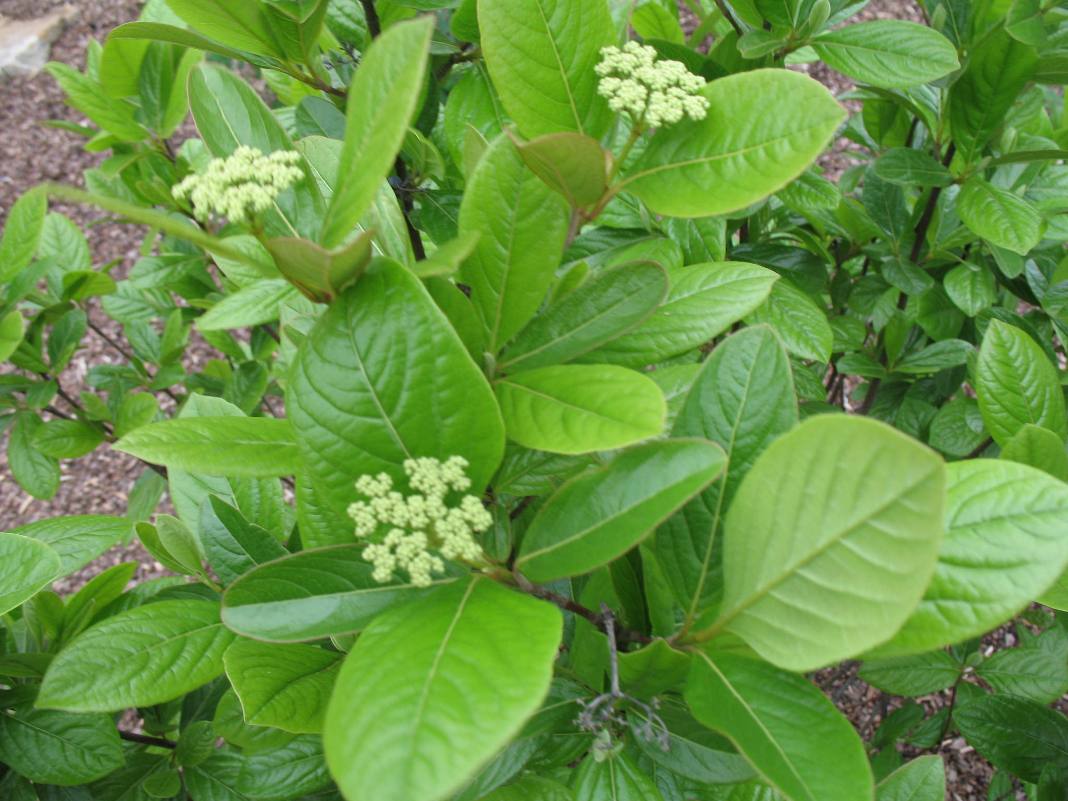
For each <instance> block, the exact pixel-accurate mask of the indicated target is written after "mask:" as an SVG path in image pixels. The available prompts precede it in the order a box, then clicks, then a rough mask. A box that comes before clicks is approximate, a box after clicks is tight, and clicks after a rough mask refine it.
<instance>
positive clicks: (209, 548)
mask: <svg viewBox="0 0 1068 801" xmlns="http://www.w3.org/2000/svg"><path fill="white" fill-rule="evenodd" d="M200 543H201V545H202V546H203V548H204V553H205V555H206V556H207V558H208V564H210V565H211V569H212V570H213V571H214V572H215V575H216V576H218V577H219V581H221V582H222V583H223V585H227V584H230V583H231V582H233V581H235V580H236V579H238V578H239V577H241V576H242V575H244V574H245V573H247V572H248V571H249V570H251V569H252V568H254V567H255V566H256V565H262V564H264V563H265V562H270V561H272V560H274V559H279V558H281V557H283V556H288V553H287V551H286V549H285V548H283V547H282V545H281V543H279V542H278V540H277V539H275V538H274V537H273V536H272V535H271V534H270V533H269V532H267V531H265V530H264V529H263V528H261V527H260V526H257V525H255V524H253V523H250V522H249V521H248V520H246V519H245V517H244V515H242V514H241V512H240V511H238V510H237V509H235V508H234V507H233V506H231V505H230V504H228V503H227V502H226V501H224V500H222V499H221V498H219V497H218V496H217V495H211V496H209V497H208V498H206V499H205V500H204V502H203V503H202V504H201V507H200Z"/></svg>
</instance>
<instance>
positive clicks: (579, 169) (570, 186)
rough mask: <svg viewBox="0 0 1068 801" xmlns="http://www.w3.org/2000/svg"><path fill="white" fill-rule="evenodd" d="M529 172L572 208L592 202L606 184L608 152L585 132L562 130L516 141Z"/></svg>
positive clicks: (599, 196) (598, 197) (603, 189)
mask: <svg viewBox="0 0 1068 801" xmlns="http://www.w3.org/2000/svg"><path fill="white" fill-rule="evenodd" d="M516 148H517V149H518V150H519V155H520V157H521V158H522V159H523V161H524V162H525V163H526V165H527V166H528V167H529V168H530V170H531V172H533V173H534V174H535V175H537V176H538V177H539V178H541V180H543V181H544V182H545V184H546V186H548V187H549V188H550V189H554V190H555V191H557V192H559V193H560V194H561V195H563V196H564V199H565V200H567V202H568V205H569V206H571V207H572V208H575V209H580V208H583V207H584V206H592V205H593V204H594V203H596V202H597V201H598V200H600V199H601V196H602V195H603V194H604V193H605V190H606V189H607V188H608V186H607V180H608V158H607V156H608V154H607V153H606V152H605V150H604V148H602V147H601V143H600V142H598V141H597V140H596V139H593V138H591V137H589V136H586V135H585V134H580V133H574V132H568V131H565V132H563V133H554V134H546V135H545V136H539V137H538V138H537V139H531V140H530V141H529V142H517V143H516Z"/></svg>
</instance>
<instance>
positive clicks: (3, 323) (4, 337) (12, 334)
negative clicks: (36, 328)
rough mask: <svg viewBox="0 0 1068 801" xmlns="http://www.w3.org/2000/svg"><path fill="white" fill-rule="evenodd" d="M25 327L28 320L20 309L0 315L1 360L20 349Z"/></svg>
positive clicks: (5, 359)
mask: <svg viewBox="0 0 1068 801" xmlns="http://www.w3.org/2000/svg"><path fill="white" fill-rule="evenodd" d="M2 263H3V262H0V264H2ZM25 328H26V321H25V320H24V319H23V317H22V312H20V311H19V310H18V309H14V310H12V311H10V312H8V313H7V314H5V315H4V316H3V317H0V361H7V359H8V357H9V356H11V354H12V353H14V352H15V351H16V350H18V347H19V345H20V344H21V343H22V334H23V332H24V331H25Z"/></svg>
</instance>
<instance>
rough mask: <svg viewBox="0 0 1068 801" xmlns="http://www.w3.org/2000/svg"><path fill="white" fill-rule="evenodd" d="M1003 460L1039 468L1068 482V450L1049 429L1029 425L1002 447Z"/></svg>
mask: <svg viewBox="0 0 1068 801" xmlns="http://www.w3.org/2000/svg"><path fill="white" fill-rule="evenodd" d="M1001 458H1002V459H1007V460H1009V461H1010V462H1019V463H1020V464H1026V465H1029V466H1031V467H1037V468H1038V469H1039V470H1043V471H1045V472H1046V473H1049V474H1050V475H1051V476H1053V477H1054V478H1059V479H1060V480H1061V481H1068V450H1065V447H1064V441H1063V440H1062V439H1061V438H1060V437H1058V436H1057V435H1056V434H1054V433H1053V432H1052V431H1050V430H1049V429H1048V428H1040V427H1039V426H1036V425H1034V424H1032V423H1028V424H1027V425H1025V426H1023V428H1021V429H1020V430H1019V431H1017V432H1016V433H1015V434H1014V435H1013V437H1012V439H1010V440H1007V441H1006V442H1005V443H1004V445H1002V447H1001Z"/></svg>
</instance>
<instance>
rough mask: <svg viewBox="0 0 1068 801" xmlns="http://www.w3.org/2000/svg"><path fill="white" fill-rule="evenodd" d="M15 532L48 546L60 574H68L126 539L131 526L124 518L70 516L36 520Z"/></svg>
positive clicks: (130, 531) (131, 529)
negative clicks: (57, 561) (55, 556)
mask: <svg viewBox="0 0 1068 801" xmlns="http://www.w3.org/2000/svg"><path fill="white" fill-rule="evenodd" d="M14 532H15V533H16V534H22V535H23V536H26V537H32V538H34V539H36V540H40V541H41V542H44V543H46V544H48V545H50V546H51V547H52V549H53V550H54V551H55V552H56V553H57V554H59V560H60V570H61V571H62V572H63V573H64V574H68V573H73V572H74V571H76V570H80V569H81V568H82V567H84V566H85V565H87V564H89V563H90V562H91V561H93V560H94V559H96V558H97V557H98V556H100V554H102V553H104V551H106V550H107V549H108V548H110V547H111V546H112V545H114V544H115V543H117V542H120V541H124V540H126V539H129V537H130V536H131V535H132V534H133V524H132V523H131V521H130V520H128V519H127V518H124V517H107V516H105V515H72V516H70V517H50V518H47V519H45V520H39V521H37V522H36V523H30V524H28V525H25V526H20V527H19V528H16V529H14Z"/></svg>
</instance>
